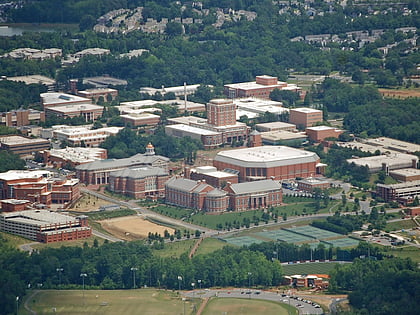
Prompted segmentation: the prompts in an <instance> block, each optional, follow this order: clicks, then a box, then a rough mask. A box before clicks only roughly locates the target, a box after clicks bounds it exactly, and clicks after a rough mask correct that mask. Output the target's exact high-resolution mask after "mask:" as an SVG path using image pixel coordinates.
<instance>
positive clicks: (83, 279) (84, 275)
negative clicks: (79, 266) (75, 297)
mask: <svg viewBox="0 0 420 315" xmlns="http://www.w3.org/2000/svg"><path fill="white" fill-rule="evenodd" d="M80 277H81V278H82V281H83V290H82V292H83V305H85V278H86V277H87V273H81V274H80Z"/></svg>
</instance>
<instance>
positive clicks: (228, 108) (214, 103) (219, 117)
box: [207, 99, 236, 127]
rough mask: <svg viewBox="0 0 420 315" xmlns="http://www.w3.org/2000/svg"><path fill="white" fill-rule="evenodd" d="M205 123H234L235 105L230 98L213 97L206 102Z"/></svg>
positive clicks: (218, 124)
mask: <svg viewBox="0 0 420 315" xmlns="http://www.w3.org/2000/svg"><path fill="white" fill-rule="evenodd" d="M207 123H208V124H210V125H213V126H218V127H220V126H226V125H235V124H236V105H235V104H234V103H233V102H232V100H226V99H214V100H211V101H210V102H208V103H207Z"/></svg>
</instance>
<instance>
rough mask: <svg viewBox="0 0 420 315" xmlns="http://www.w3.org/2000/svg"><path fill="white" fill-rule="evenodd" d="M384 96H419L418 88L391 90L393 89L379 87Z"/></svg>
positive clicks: (419, 90)
mask: <svg viewBox="0 0 420 315" xmlns="http://www.w3.org/2000/svg"><path fill="white" fill-rule="evenodd" d="M379 93H381V94H382V95H383V96H385V97H393V98H407V97H420V89H415V90H393V89H379Z"/></svg>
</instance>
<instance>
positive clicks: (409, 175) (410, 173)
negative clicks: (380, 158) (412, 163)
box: [389, 168, 420, 182]
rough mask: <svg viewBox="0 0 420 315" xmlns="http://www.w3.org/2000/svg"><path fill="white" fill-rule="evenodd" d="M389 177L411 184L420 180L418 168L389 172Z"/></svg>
mask: <svg viewBox="0 0 420 315" xmlns="http://www.w3.org/2000/svg"><path fill="white" fill-rule="evenodd" d="M389 176H391V177H392V178H393V179H396V180H398V181H400V182H411V181H414V180H420V169H418V168H402V169H399V170H393V171H390V172H389Z"/></svg>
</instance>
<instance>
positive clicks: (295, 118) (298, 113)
mask: <svg viewBox="0 0 420 315" xmlns="http://www.w3.org/2000/svg"><path fill="white" fill-rule="evenodd" d="M322 120H323V117H322V111H320V110H318V109H313V108H307V107H299V108H293V109H290V111H289V122H290V123H292V124H295V125H296V126H297V127H298V128H302V129H305V128H307V127H312V126H313V125H315V124H316V123H318V122H322Z"/></svg>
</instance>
